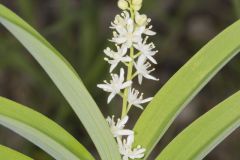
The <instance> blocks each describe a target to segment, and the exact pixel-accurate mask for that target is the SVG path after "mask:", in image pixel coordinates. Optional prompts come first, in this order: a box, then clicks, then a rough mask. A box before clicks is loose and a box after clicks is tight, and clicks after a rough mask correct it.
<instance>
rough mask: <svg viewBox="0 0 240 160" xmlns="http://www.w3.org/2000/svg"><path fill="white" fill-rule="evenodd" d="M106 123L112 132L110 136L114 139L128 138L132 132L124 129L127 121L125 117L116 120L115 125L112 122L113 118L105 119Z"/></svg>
mask: <svg viewBox="0 0 240 160" xmlns="http://www.w3.org/2000/svg"><path fill="white" fill-rule="evenodd" d="M106 120H107V122H108V125H109V126H110V129H111V131H112V134H113V136H114V137H119V136H128V135H132V134H133V133H134V132H133V131H131V130H129V129H124V127H125V124H126V123H127V121H128V116H125V117H124V118H122V119H119V118H118V119H117V123H115V121H114V116H112V118H110V117H107V119H106Z"/></svg>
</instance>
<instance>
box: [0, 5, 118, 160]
mask: <svg viewBox="0 0 240 160" xmlns="http://www.w3.org/2000/svg"><path fill="white" fill-rule="evenodd" d="M0 22H1V23H2V24H3V25H4V26H5V27H6V28H7V29H8V30H9V31H10V32H11V33H12V34H13V35H14V36H15V37H16V38H17V39H18V40H19V41H20V42H21V43H22V44H23V45H24V46H25V47H26V49H27V50H28V51H29V52H30V53H31V54H32V55H33V57H34V58H35V59H36V60H37V61H38V62H39V63H40V65H41V66H42V67H43V68H44V70H45V71H46V72H47V73H48V75H49V76H50V77H51V79H52V80H53V81H54V83H55V84H56V86H57V87H58V88H59V90H60V91H61V93H62V94H63V95H64V97H65V98H66V100H67V101H68V103H69V104H70V105H71V106H72V108H73V110H74V111H75V112H76V114H77V116H78V117H79V119H80V120H81V122H82V123H83V125H84V127H85V128H86V130H87V132H88V133H89V135H90V137H91V138H92V140H93V142H94V144H95V146H96V148H97V150H98V152H99V154H100V156H101V158H102V159H104V160H110V159H114V160H119V159H120V155H119V152H118V148H117V145H116V142H115V141H114V139H113V136H112V134H111V132H110V129H109V127H108V126H107V123H106V121H105V119H104V117H103V116H102V114H101V112H100V110H99V109H98V107H97V105H96V103H95V102H94V100H93V99H92V98H91V96H90V94H89V93H88V91H87V89H86V88H85V87H84V85H83V83H82V82H81V80H80V78H79V77H78V76H77V74H76V72H75V71H74V70H73V68H72V67H71V66H70V64H69V63H68V62H67V61H66V60H65V59H64V58H63V57H62V56H61V55H60V53H59V52H58V51H57V50H56V49H54V48H53V47H52V46H51V45H50V44H49V43H48V42H47V41H46V40H45V39H44V38H43V37H42V36H40V34H38V33H37V32H36V31H35V30H34V29H33V28H32V27H30V26H29V25H28V24H27V23H26V22H24V21H23V20H22V19H21V18H19V17H18V16H17V15H15V14H14V13H13V12H11V11H10V10H9V9H7V8H6V7H4V6H2V5H0Z"/></svg>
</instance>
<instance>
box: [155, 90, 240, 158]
mask: <svg viewBox="0 0 240 160" xmlns="http://www.w3.org/2000/svg"><path fill="white" fill-rule="evenodd" d="M239 126H240V92H237V93H236V94H234V95H233V96H231V97H230V98H228V99H227V100H225V101H224V102H222V103H220V104H219V105H217V106H216V107H214V108H213V109H212V110H210V111H209V112H207V113H206V114H204V115H203V116H201V117H200V118H199V119H197V120H196V121H195V122H193V123H192V124H191V125H190V126H188V127H187V128H186V129H184V130H183V131H182V132H181V133H180V134H179V135H178V136H177V137H176V138H174V140H173V141H172V142H171V143H170V144H169V145H168V146H167V147H166V148H165V149H164V150H163V151H162V153H161V154H160V155H159V156H158V157H157V159H156V160H179V159H182V160H185V159H191V160H198V159H203V158H204V157H205V156H206V155H207V154H208V153H209V152H210V151H211V150H212V149H213V148H214V147H215V146H217V145H218V144H219V143H220V142H221V141H223V140H224V139H225V138H226V137H227V136H228V135H229V134H231V133H232V132H233V131H234V130H235V129H237V128H238V127H239Z"/></svg>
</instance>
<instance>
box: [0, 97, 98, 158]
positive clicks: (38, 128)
mask: <svg viewBox="0 0 240 160" xmlns="http://www.w3.org/2000/svg"><path fill="white" fill-rule="evenodd" d="M0 124H1V125H3V126H5V127H7V128H9V129H11V130H13V131H14V132H16V133H18V134H19V135H21V136H23V137H24V138H26V139H28V140H29V141H31V142H32V143H34V144H36V145H37V146H39V147H40V148H42V149H43V150H44V151H46V152H47V153H49V154H50V155H51V156H53V157H54V158H55V159H61V160H69V159H71V160H79V159H86V160H90V159H94V158H93V157H92V156H91V154H90V153H89V152H88V151H87V150H86V149H85V148H84V147H83V146H82V145H81V144H80V143H79V142H78V141H77V140H76V139H75V138H73V137H72V136H71V135H70V134H69V133H68V132H66V131H65V130H64V129H63V128H62V127H60V126H59V125H57V124H56V123H55V122H53V121H52V120H50V119H48V118H47V117H45V116H44V115H42V114H40V113H38V112H35V111H33V110H32V109H30V108H27V107H25V106H23V105H21V104H18V103H15V102H13V101H10V100H8V99H5V98H2V97H0Z"/></svg>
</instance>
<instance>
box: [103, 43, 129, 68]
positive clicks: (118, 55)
mask: <svg viewBox="0 0 240 160" xmlns="http://www.w3.org/2000/svg"><path fill="white" fill-rule="evenodd" d="M104 53H105V54H106V55H107V56H108V57H110V58H111V59H108V58H105V60H106V61H107V62H108V63H109V64H111V67H110V72H112V71H113V70H114V68H116V66H117V65H118V63H119V62H123V63H125V62H130V61H131V60H132V59H131V58H130V57H129V56H125V55H126V53H127V48H126V47H124V46H122V47H121V48H120V47H119V46H117V52H114V51H113V50H111V49H110V48H109V47H108V48H107V49H105V50H104Z"/></svg>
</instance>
